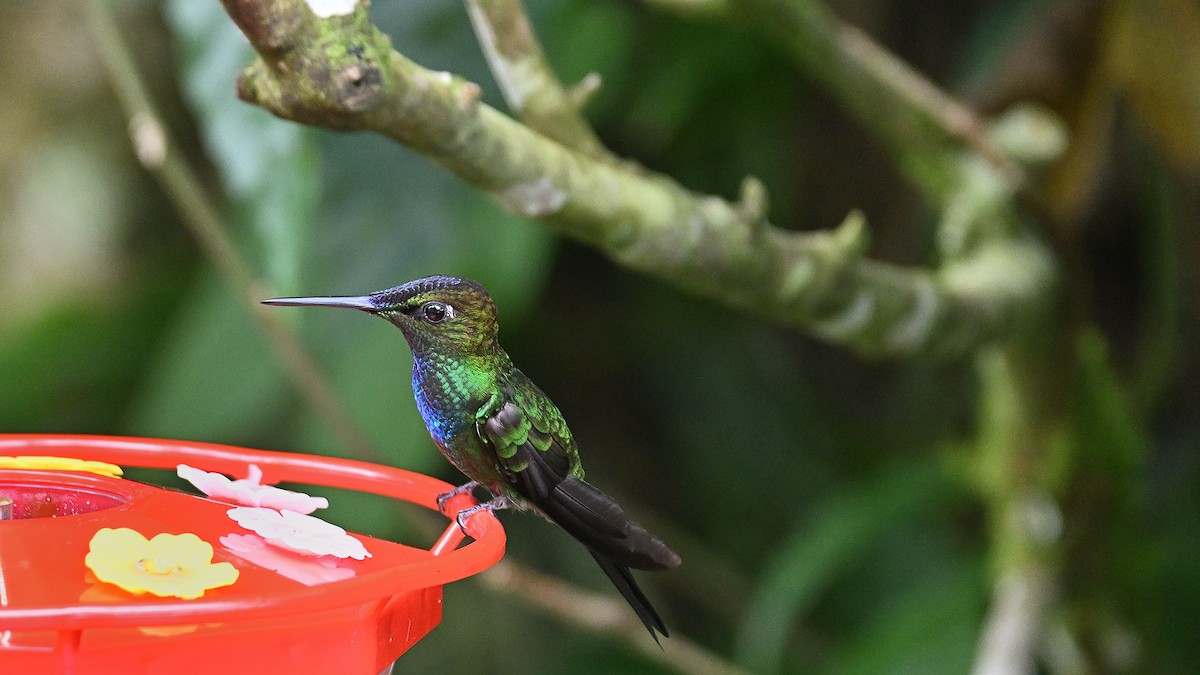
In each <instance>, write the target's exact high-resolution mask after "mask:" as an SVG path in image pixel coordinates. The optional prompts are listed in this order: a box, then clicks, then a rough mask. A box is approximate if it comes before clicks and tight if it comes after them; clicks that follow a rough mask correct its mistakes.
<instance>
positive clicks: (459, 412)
mask: <svg viewBox="0 0 1200 675" xmlns="http://www.w3.org/2000/svg"><path fill="white" fill-rule="evenodd" d="M262 302H263V304H267V305H284V306H317V307H347V308H350V309H357V310H360V311H363V312H366V313H368V314H374V315H375V316H379V317H382V318H384V319H387V320H388V321H389V322H390V323H392V324H393V325H394V326H396V327H397V328H399V329H400V332H402V333H403V334H404V338H405V340H406V341H407V342H408V346H409V350H410V351H411V352H412V357H413V368H412V385H413V396H414V397H415V398H416V403H417V409H418V411H419V412H420V413H421V417H422V419H423V420H424V421H425V427H426V428H427V429H428V430H429V435H430V436H432V437H433V441H434V443H435V444H436V445H437V447H438V449H439V450H441V452H442V454H443V455H445V457H446V459H448V460H449V461H450V463H451V464H453V465H454V466H455V467H456V468H457V469H458V470H459V471H461V472H462V473H463V474H465V475H466V476H467V478H469V479H470V481H469V482H467V483H465V484H463V485H461V486H459V487H457V488H455V489H453V490H451V491H449V492H447V493H445V494H443V495H441V496H439V497H438V506H439V507H440V508H443V509H444V505H445V502H446V500H448V499H449V498H451V497H453V496H455V495H458V494H462V493H463V492H472V493H473V492H474V491H475V490H476V489H478V488H481V487H482V488H483V489H485V490H487V492H488V493H490V495H491V499H490V500H488V501H486V502H484V503H482V504H478V505H476V506H473V507H470V508H467V509H463V510H461V511H459V513H458V514H457V516H456V520H457V522H458V525H459V527H461V528H463V531H464V532H465V531H466V523H467V519H468V518H469V517H470V516H471V515H473V514H475V513H477V512H479V511H483V510H486V511H498V510H501V509H507V508H515V509H519V510H528V511H532V512H534V513H537V514H540V515H542V516H543V517H545V518H546V519H547V520H549V521H551V522H553V523H555V524H556V525H558V526H559V527H561V528H562V529H563V530H564V531H566V532H567V534H569V535H571V536H572V537H574V538H575V539H576V540H578V541H579V542H580V543H582V544H583V545H584V546H586V547H587V550H588V552H589V553H591V555H592V557H593V558H595V560H596V562H597V563H599V565H600V568H601V569H602V570H604V573H605V574H606V575H607V576H608V578H609V580H610V581H612V583H613V585H614V586H616V587H617V590H618V591H620V593H621V595H622V596H623V597H624V598H625V601H626V602H628V603H629V605H630V606H631V607H632V608H633V610H634V612H636V613H637V616H638V618H639V619H640V620H641V622H642V624H643V625H645V626H646V630H648V631H650V636H651V637H652V638H654V640H655V641H656V642H657V641H658V635H657V634H656V632H655V631H657V632H658V633H661V634H662V635H663V636H664V637H668V633H667V628H666V626H665V625H664V624H663V620H662V618H661V617H659V615H658V612H656V611H655V609H654V607H653V605H651V604H650V601H649V600H648V599H647V598H646V596H645V594H643V593H642V590H641V588H640V587H638V584H637V581H636V580H635V579H634V577H633V574H632V572H630V570H631V569H638V570H662V569H668V568H672V567H676V566H677V565H679V563H680V558H679V556H678V555H676V553H675V552H674V551H672V550H671V549H670V548H669V547H668V546H667V545H666V544H664V543H663V542H662V541H661V540H659V539H658V538H657V537H655V536H654V535H652V534H650V533H649V532H648V531H646V528H644V527H642V526H641V525H639V524H637V523H635V522H633V521H632V520H630V519H629V518H628V517H627V516H626V515H625V511H624V510H623V509H622V508H621V506H620V505H619V504H617V502H616V501H615V500H613V498H612V497H609V496H608V495H606V494H604V493H603V492H601V491H600V490H598V489H597V488H595V487H593V486H592V485H591V484H590V483H588V482H586V481H585V480H584V472H583V466H582V465H581V464H580V460H579V446H578V444H577V443H576V442H575V438H574V437H573V436H572V435H571V431H570V429H568V428H567V423H566V421H565V420H564V419H563V416H562V413H561V412H559V410H558V408H557V407H555V405H554V403H553V402H552V401H551V400H550V398H549V397H547V396H546V394H544V393H542V390H541V389H539V388H538V387H537V385H535V384H534V383H533V382H532V381H531V380H530V379H529V378H528V377H526V376H525V374H524V373H522V372H521V371H520V370H518V369H517V368H516V367H515V366H514V365H513V362H512V359H510V358H509V356H508V354H507V353H506V352H505V351H504V349H502V348H501V347H500V343H499V342H498V341H497V337H496V336H497V332H498V330H499V326H498V323H497V320H496V305H495V302H494V301H493V300H492V297H491V295H489V294H488V292H487V290H486V289H484V287H483V286H482V285H481V284H479V283H478V282H476V281H472V280H470V279H462V278H458V277H450V276H431V277H425V278H423V279H417V280H415V281H410V282H408V283H406V284H403V285H400V286H396V287H394V288H389V289H387V290H382V291H377V292H375V293H371V294H369V295H360V296H341V297H303V298H272V299H269V300H263V301H262Z"/></svg>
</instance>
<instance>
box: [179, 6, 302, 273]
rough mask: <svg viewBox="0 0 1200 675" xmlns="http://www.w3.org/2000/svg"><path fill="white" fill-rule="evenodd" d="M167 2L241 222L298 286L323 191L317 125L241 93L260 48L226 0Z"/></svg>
mask: <svg viewBox="0 0 1200 675" xmlns="http://www.w3.org/2000/svg"><path fill="white" fill-rule="evenodd" d="M166 9H167V12H166V14H167V18H168V19H169V20H170V22H171V25H172V27H173V28H174V30H175V35H176V37H177V39H178V43H179V45H180V47H179V56H180V62H181V66H182V68H181V72H182V77H183V84H184V93H185V95H186V98H187V100H188V102H189V104H190V106H191V109H192V112H193V113H194V114H195V115H196V118H197V120H198V121H199V123H200V128H201V131H202V135H203V138H204V141H205V145H206V147H207V148H208V151H209V154H210V156H211V157H212V160H213V162H214V164H216V166H217V168H218V170H219V171H220V174H221V177H222V179H223V184H224V186H225V189H226V192H227V195H228V197H229V198H230V200H231V202H232V203H233V204H234V206H235V207H236V208H235V212H236V213H237V214H238V216H239V217H238V221H239V222H240V223H242V224H243V225H248V226H249V230H250V231H251V232H253V233H254V235H255V238H256V243H257V244H258V246H259V247H260V251H259V255H260V257H261V259H262V261H263V265H264V267H265V269H266V274H267V278H268V279H269V280H270V282H271V284H272V286H274V287H275V288H293V287H295V286H296V282H297V280H298V279H299V278H300V274H301V270H300V262H301V259H302V256H303V253H304V246H305V244H306V243H307V233H308V232H309V231H310V230H311V228H312V223H313V217H314V215H315V212H316V206H317V202H318V200H319V198H320V194H321V192H320V189H319V186H318V182H317V167H318V161H317V160H318V156H317V152H316V145H315V141H314V138H315V132H314V131H313V130H311V129H309V128H308V127H305V126H302V125H299V124H292V123H290V122H284V121H282V120H279V119H276V118H274V117H272V116H271V115H270V114H269V113H267V112H266V111H265V110H262V109H261V108H258V107H256V106H251V105H247V104H245V103H243V102H242V101H240V100H238V98H237V96H235V94H234V82H235V81H236V80H237V75H238V74H239V73H240V72H241V70H242V68H244V67H245V66H247V65H248V64H249V63H250V61H251V59H252V58H253V57H254V52H253V51H252V50H251V49H250V46H249V44H248V43H247V42H246V39H245V38H244V37H243V36H242V34H241V33H240V32H239V31H238V29H237V27H236V26H235V25H234V24H233V22H231V21H230V20H229V17H228V15H226V14H225V10H224V9H223V7H222V6H221V5H220V3H216V2H192V1H191V0H168V2H167V3H166ZM238 229H243V228H240V227H239V228H238Z"/></svg>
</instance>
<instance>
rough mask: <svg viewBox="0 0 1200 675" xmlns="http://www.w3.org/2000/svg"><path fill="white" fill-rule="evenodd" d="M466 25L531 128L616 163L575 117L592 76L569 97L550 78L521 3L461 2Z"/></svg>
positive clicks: (594, 84)
mask: <svg viewBox="0 0 1200 675" xmlns="http://www.w3.org/2000/svg"><path fill="white" fill-rule="evenodd" d="M466 5H467V13H468V14H469V15H470V17H471V25H472V26H473V27H474V28H475V35H476V36H477V37H478V39H479V46H480V47H481V48H482V49H483V54H484V56H485V57H487V62H488V66H489V67H490V68H491V71H492V77H494V78H496V83H497V84H499V85H500V91H501V92H502V93H503V94H504V100H505V101H506V102H507V103H508V107H509V108H511V109H512V111H513V112H514V113H516V114H517V116H518V117H520V118H521V121H523V122H524V123H525V124H526V125H528V126H529V127H530V128H531V129H534V130H535V131H537V132H539V133H541V134H542V135H544V136H546V137H547V138H552V139H554V140H556V141H558V142H559V143H562V144H563V145H565V146H567V147H569V148H574V149H576V150H578V151H580V152H582V153H584V154H586V155H589V156H591V157H595V158H597V159H603V160H606V161H615V159H616V158H615V157H614V156H613V155H612V154H611V153H609V151H608V149H607V148H605V147H604V145H603V144H601V143H600V139H599V138H597V137H596V134H595V132H594V131H592V128H591V126H589V125H588V123H587V121H586V120H584V118H583V116H582V115H580V114H579V110H580V108H581V107H582V106H583V104H584V103H585V102H586V98H587V95H589V94H590V93H591V92H592V91H595V87H597V86H599V76H597V75H595V74H594V73H593V74H592V75H591V76H589V77H588V78H585V79H584V81H583V82H582V83H581V84H580V85H577V87H579V86H581V87H583V89H578V88H577V89H576V90H575V91H576V92H581V91H582V92H583V94H582V95H572V93H571V92H569V91H568V90H567V89H565V88H564V87H563V85H562V83H561V82H560V81H559V80H558V78H557V77H556V76H555V75H554V71H553V70H552V69H551V68H550V64H549V63H548V62H547V61H546V56H545V54H543V52H542V45H541V43H539V42H538V39H537V35H536V34H535V33H534V32H533V26H532V25H531V24H530V22H529V16H528V15H527V14H526V13H525V7H524V6H523V5H522V4H521V0H466Z"/></svg>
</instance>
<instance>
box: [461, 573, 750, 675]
mask: <svg viewBox="0 0 1200 675" xmlns="http://www.w3.org/2000/svg"><path fill="white" fill-rule="evenodd" d="M480 580H481V581H482V583H483V585H484V587H486V588H488V589H490V590H492V591H494V592H499V593H504V594H506V595H511V596H513V597H516V598H519V599H521V600H522V601H524V602H525V603H526V604H528V605H530V606H532V607H536V608H538V609H540V610H541V611H543V612H545V613H547V614H550V615H551V616H556V617H558V618H560V619H562V620H564V621H568V622H570V623H572V624H575V625H576V626H579V627H581V628H584V629H586V630H588V631H590V632H592V633H596V634H600V635H607V636H610V637H612V638H615V639H618V640H620V641H621V642H623V643H625V644H626V645H629V646H630V647H632V648H633V649H634V650H636V651H637V652H639V653H640V654H641V655H642V656H644V657H646V658H647V659H649V660H651V661H655V662H658V663H661V664H663V665H665V666H667V667H669V668H671V669H673V670H675V671H677V672H680V673H685V674H687V675H742V674H744V673H745V671H743V670H741V669H740V668H738V667H737V666H736V665H734V664H732V663H730V662H729V661H727V660H725V659H723V658H721V657H720V656H717V655H716V654H714V653H713V652H711V651H709V650H708V649H705V648H704V647H701V646H700V645H698V644H696V643H695V642H692V641H691V640H688V639H687V638H685V637H683V636H680V635H673V636H672V637H671V638H669V639H666V640H663V641H662V648H661V649H660V648H659V646H658V645H656V644H655V643H654V641H652V640H649V639H647V637H646V629H645V627H644V626H642V624H641V622H640V621H638V620H637V619H636V618H635V617H634V616H633V614H631V613H630V612H629V608H628V607H626V606H625V604H624V603H623V602H621V601H619V600H617V599H615V598H613V597H611V596H608V595H600V594H598V593H591V592H589V591H584V590H582V589H579V588H577V587H575V586H572V585H571V584H568V583H566V582H564V581H562V580H560V579H556V578H554V577H551V576H548V575H545V574H542V573H540V572H537V571H534V570H532V569H529V568H526V567H520V566H518V565H514V564H512V563H509V562H507V561H501V562H500V563H499V564H497V565H495V566H494V567H492V568H491V569H490V570H488V571H487V572H484V573H483V574H482V575H480Z"/></svg>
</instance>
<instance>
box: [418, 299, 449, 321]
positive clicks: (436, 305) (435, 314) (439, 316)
mask: <svg viewBox="0 0 1200 675" xmlns="http://www.w3.org/2000/svg"><path fill="white" fill-rule="evenodd" d="M421 314H422V315H423V316H424V317H425V320H426V321H428V322H429V323H441V322H443V321H445V320H446V319H449V318H450V317H452V316H454V308H453V307H451V306H450V305H443V304H442V303H440V302H428V303H425V306H424V307H422V308H421Z"/></svg>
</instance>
